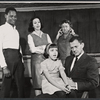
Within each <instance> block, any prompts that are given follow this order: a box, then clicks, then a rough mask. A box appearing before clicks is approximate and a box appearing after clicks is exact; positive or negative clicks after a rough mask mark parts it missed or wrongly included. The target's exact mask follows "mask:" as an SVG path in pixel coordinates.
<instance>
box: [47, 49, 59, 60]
mask: <svg viewBox="0 0 100 100" xmlns="http://www.w3.org/2000/svg"><path fill="white" fill-rule="evenodd" d="M48 54H49V58H50V59H52V60H56V59H57V57H58V48H56V47H54V48H50V49H49V51H48Z"/></svg>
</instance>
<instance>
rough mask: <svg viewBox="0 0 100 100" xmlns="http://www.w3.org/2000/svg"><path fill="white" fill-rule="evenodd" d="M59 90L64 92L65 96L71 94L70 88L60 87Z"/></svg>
mask: <svg viewBox="0 0 100 100" xmlns="http://www.w3.org/2000/svg"><path fill="white" fill-rule="evenodd" d="M60 89H61V90H62V91H64V92H66V94H69V93H70V92H71V90H70V87H68V86H67V87H65V86H60Z"/></svg>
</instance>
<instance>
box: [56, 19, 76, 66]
mask: <svg viewBox="0 0 100 100" xmlns="http://www.w3.org/2000/svg"><path fill="white" fill-rule="evenodd" d="M60 27H61V28H60V30H59V31H58V34H57V36H56V39H55V43H57V45H58V51H59V53H60V59H61V61H62V63H63V65H64V64H65V59H66V57H68V56H69V55H70V52H71V48H70V45H69V40H70V39H71V37H72V36H76V35H77V34H75V32H74V30H73V29H72V24H71V22H70V21H69V20H67V19H65V20H63V21H62V22H61V25H60Z"/></svg>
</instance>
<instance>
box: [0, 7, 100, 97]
mask: <svg viewBox="0 0 100 100" xmlns="http://www.w3.org/2000/svg"><path fill="white" fill-rule="evenodd" d="M5 18H6V22H5V24H3V25H1V26H0V66H1V68H2V71H3V84H2V92H3V97H4V98H9V97H10V92H11V85H12V80H13V79H14V80H15V81H16V85H17V89H18V97H19V98H24V97H25V95H24V64H23V63H24V62H23V58H22V51H21V46H20V37H19V33H18V31H17V30H16V26H15V22H16V20H17V11H16V9H15V8H14V7H9V8H6V10H5ZM42 27H43V26H42V23H41V20H40V18H39V17H33V18H32V19H31V20H30V23H29V28H28V31H29V32H30V34H29V35H28V45H29V49H30V52H31V74H32V82H33V88H34V91H35V98H78V97H81V95H82V93H83V92H84V91H89V90H93V89H95V88H96V87H97V86H98V85H99V72H98V65H97V61H96V60H95V59H94V58H93V57H90V56H89V55H87V54H86V53H85V51H84V41H82V39H81V38H80V36H78V35H77V34H75V32H74V30H73V29H72V24H71V22H70V21H69V20H63V21H62V23H61V25H60V29H59V31H58V34H57V36H56V39H55V41H54V42H52V41H51V38H50V36H49V35H48V34H46V33H44V32H42Z"/></svg>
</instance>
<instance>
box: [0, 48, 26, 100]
mask: <svg viewBox="0 0 100 100" xmlns="http://www.w3.org/2000/svg"><path fill="white" fill-rule="evenodd" d="M3 53H4V57H5V60H6V63H7V68H8V69H9V70H10V72H11V76H10V77H5V76H4V77H3V84H2V92H3V97H4V98H9V97H10V92H11V87H12V80H13V79H14V80H15V82H16V85H17V91H18V97H19V98H23V97H24V65H23V63H22V58H21V54H20V52H19V51H18V50H16V49H5V50H3Z"/></svg>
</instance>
